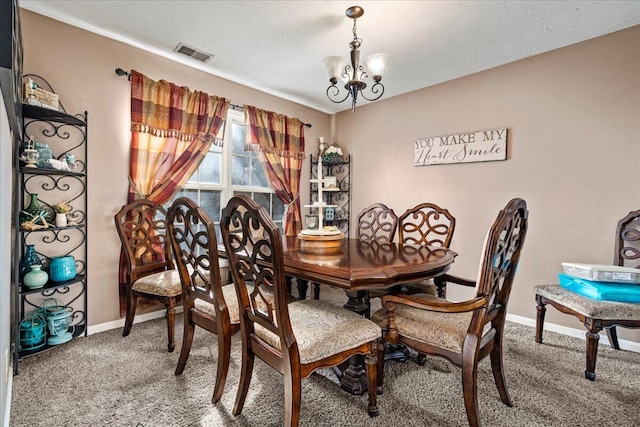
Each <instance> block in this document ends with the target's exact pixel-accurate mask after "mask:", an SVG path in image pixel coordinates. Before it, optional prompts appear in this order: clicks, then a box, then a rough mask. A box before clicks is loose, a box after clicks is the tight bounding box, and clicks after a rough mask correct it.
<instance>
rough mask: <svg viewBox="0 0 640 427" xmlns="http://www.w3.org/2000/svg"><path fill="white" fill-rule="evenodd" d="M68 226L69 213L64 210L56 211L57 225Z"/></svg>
mask: <svg viewBox="0 0 640 427" xmlns="http://www.w3.org/2000/svg"><path fill="white" fill-rule="evenodd" d="M66 226H67V214H66V213H64V212H56V227H66Z"/></svg>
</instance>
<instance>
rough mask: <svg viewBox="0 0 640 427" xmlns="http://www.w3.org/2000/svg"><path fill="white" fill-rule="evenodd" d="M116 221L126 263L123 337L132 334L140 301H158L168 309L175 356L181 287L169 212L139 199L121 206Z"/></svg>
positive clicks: (170, 349)
mask: <svg viewBox="0 0 640 427" xmlns="http://www.w3.org/2000/svg"><path fill="white" fill-rule="evenodd" d="M114 220H115V223H116V230H117V231H118V236H119V237H120V242H121V243H122V248H123V251H124V254H125V257H126V261H127V271H126V278H125V280H126V303H127V311H126V317H125V323H124V330H123V331H122V336H123V337H126V336H128V335H129V333H130V332H131V326H132V325H133V319H134V317H135V315H136V307H137V303H138V298H143V299H147V300H154V301H159V302H161V303H162V304H164V306H165V307H166V309H167V334H168V344H167V347H168V350H169V352H172V351H173V350H174V348H175V343H174V325H175V313H176V312H175V308H176V305H177V304H178V302H179V301H180V295H181V293H182V286H181V284H180V276H179V274H178V271H177V270H175V268H174V264H173V259H172V256H171V247H170V243H169V240H168V238H167V236H166V232H167V211H166V210H165V209H164V208H163V207H162V206H161V205H159V204H157V203H154V202H151V201H149V200H146V199H140V200H136V201H134V202H132V203H129V204H128V205H126V206H122V208H121V209H120V210H119V211H118V213H116V214H115V216H114Z"/></svg>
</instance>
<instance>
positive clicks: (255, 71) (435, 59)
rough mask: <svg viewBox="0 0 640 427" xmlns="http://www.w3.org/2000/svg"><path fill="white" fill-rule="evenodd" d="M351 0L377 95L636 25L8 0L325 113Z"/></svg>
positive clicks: (515, 5)
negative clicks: (327, 65)
mask: <svg viewBox="0 0 640 427" xmlns="http://www.w3.org/2000/svg"><path fill="white" fill-rule="evenodd" d="M354 4H356V5H359V6H362V7H363V8H364V10H365V13H364V16H363V17H362V18H360V19H359V20H358V21H357V25H358V36H359V37H360V38H361V39H362V41H363V44H362V47H361V49H360V50H361V52H362V54H361V55H362V58H365V57H366V56H367V55H369V54H372V53H378V52H382V53H386V54H388V55H389V57H390V59H389V63H388V65H387V71H386V73H385V76H384V78H383V80H382V82H383V84H384V85H385V94H384V98H389V97H391V96H394V95H400V94H403V93H406V92H410V91H413V90H417V89H421V88H424V87H428V86H431V85H434V84H438V83H441V82H445V81H448V80H452V79H455V78H458V77H461V76H465V75H468V74H472V73H475V72H478V71H482V70H486V69H489V68H492V67H496V66H499V65H502V64H505V63H509V62H513V61H517V60H519V59H522V58H526V57H529V56H532V55H536V54H539V53H543V52H547V51H550V50H553V49H557V48H561V47H564V46H568V45H570V44H574V43H577V42H580V41H583V40H587V39H590V38H594V37H598V36H600V35H603V34H608V33H611V32H614V31H617V30H621V29H624V28H628V27H632V26H635V25H638V24H640V1H597V0H591V1H358V2H353V1H349V2H345V1H195V0H191V1H150V0H144V1H142V0H127V1H111V0H99V1H98V0H94V1H87V0H65V1H55V0H30V1H29V0H21V1H20V6H21V7H23V8H25V9H29V10H32V11H34V12H36V13H39V14H42V15H45V16H49V17H51V18H54V19H57V20H60V21H62V22H66V23H68V24H71V25H75V26H77V27H80V28H83V29H86V30H89V31H92V32H95V33H98V34H101V35H104V36H106V37H110V38H113V39H115V40H119V41H122V42H125V43H128V44H131V45H133V46H137V47H140V48H142V49H145V50H148V51H151V52H153V53H156V54H159V55H162V56H164V57H167V58H170V59H173V60H175V61H178V62H181V63H184V64H186V65H189V66H192V67H194V68H197V69H200V70H203V71H206V72H208V73H211V74H214V75H217V76H220V77H224V78H228V79H230V80H233V81H236V82H238V83H241V84H244V85H247V86H250V87H253V88H256V89H260V90H262V91H265V92H268V93H271V94H274V95H277V96H280V97H282V98H285V99H289V100H291V101H295V102H298V103H300V104H304V105H307V106H309V107H311V108H315V109H317V110H320V111H323V112H326V113H333V112H338V111H342V110H345V109H349V108H350V103H349V102H348V101H347V102H344V103H342V104H334V103H332V102H330V101H329V100H328V99H327V98H326V95H325V91H326V88H327V86H328V80H327V77H326V74H325V71H324V67H323V65H322V62H321V60H322V59H323V58H324V57H326V56H331V55H340V56H344V57H347V55H348V52H349V48H348V44H349V42H350V41H351V38H352V33H351V28H352V24H353V22H352V21H351V20H350V19H348V18H347V17H346V16H345V10H346V9H347V8H348V7H349V6H353V5H354ZM180 42H182V43H185V44H186V45H188V46H191V47H195V48H197V49H200V50H203V51H205V52H208V53H211V54H213V55H215V56H214V57H213V58H212V59H211V60H210V61H209V62H207V63H204V64H203V63H200V62H197V61H196V60H194V59H192V58H189V57H186V56H184V55H181V54H178V53H175V52H173V49H174V48H175V47H176V45H177V44H178V43H180ZM113 66H114V69H115V68H117V67H127V64H113ZM151 77H152V78H157V79H159V78H162V76H161V75H158V76H151ZM177 83H179V82H177ZM225 95H226V96H228V97H229V95H228V94H225ZM364 104H366V101H364V100H359V101H358V105H364Z"/></svg>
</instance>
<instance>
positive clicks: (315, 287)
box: [313, 283, 320, 300]
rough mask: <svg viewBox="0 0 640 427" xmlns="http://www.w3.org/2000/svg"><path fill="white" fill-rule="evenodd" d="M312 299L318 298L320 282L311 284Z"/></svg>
mask: <svg viewBox="0 0 640 427" xmlns="http://www.w3.org/2000/svg"><path fill="white" fill-rule="evenodd" d="M313 299H315V300H318V299H320V283H314V284H313Z"/></svg>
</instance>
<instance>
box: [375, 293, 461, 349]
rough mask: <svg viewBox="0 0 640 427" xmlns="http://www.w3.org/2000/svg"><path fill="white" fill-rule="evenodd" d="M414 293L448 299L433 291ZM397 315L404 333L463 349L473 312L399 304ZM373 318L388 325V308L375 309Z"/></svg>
mask: <svg viewBox="0 0 640 427" xmlns="http://www.w3.org/2000/svg"><path fill="white" fill-rule="evenodd" d="M434 289H435V286H434ZM414 297H417V298H421V299H424V300H428V301H435V302H438V301H439V302H447V300H445V299H443V298H437V297H434V296H432V295H425V294H416V295H414ZM395 315H396V318H395V319H396V320H395V325H396V329H397V330H398V333H399V334H400V335H402V336H403V337H406V338H410V339H412V340H416V341H420V342H422V343H425V344H430V345H434V346H437V347H441V348H447V349H449V350H452V351H455V352H461V351H462V346H463V344H464V338H465V336H466V335H467V330H468V329H469V324H470V323H471V316H472V315H473V312H464V313H447V315H445V316H443V314H442V313H439V312H436V311H428V310H424V309H421V308H415V307H409V306H407V305H402V304H398V305H397V306H396V310H395ZM371 320H372V321H374V322H375V323H377V324H378V325H380V327H381V328H383V329H384V328H386V327H387V312H386V310H385V309H384V308H381V309H380V310H378V311H376V312H375V313H374V314H373V316H371Z"/></svg>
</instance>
